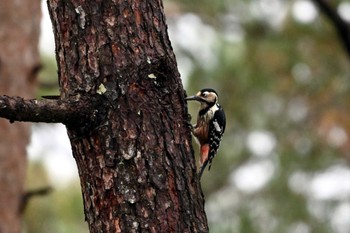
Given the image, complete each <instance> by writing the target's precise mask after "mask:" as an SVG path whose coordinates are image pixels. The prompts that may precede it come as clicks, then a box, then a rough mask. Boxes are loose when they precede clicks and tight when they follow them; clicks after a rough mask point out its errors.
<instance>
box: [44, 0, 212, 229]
mask: <svg viewBox="0 0 350 233" xmlns="http://www.w3.org/2000/svg"><path fill="white" fill-rule="evenodd" d="M48 3H49V11H50V14H51V18H52V21H53V26H54V33H55V39H56V57H57V62H58V66H59V84H60V89H61V99H62V101H66V100H72V99H76V100H77V101H80V99H81V98H82V97H84V98H88V99H91V102H93V101H94V100H96V101H97V102H98V104H97V105H96V106H97V107H96V108H94V110H93V111H92V112H91V114H88V115H85V116H83V117H82V118H81V119H79V120H78V121H77V120H74V121H69V122H68V123H67V129H68V134H69V137H70V140H71V143H72V148H73V154H74V157H75V159H76V162H77V165H78V170H79V175H80V179H81V187H82V193H83V199H84V208H85V216H86V220H87V222H88V224H89V228H90V231H91V232H157V233H158V232H208V226H207V220H206V215H205V212H204V199H203V195H202V193H201V189H200V186H199V180H198V178H197V176H196V166H195V160H194V156H193V151H192V149H191V135H190V131H189V129H188V127H186V118H187V110H186V106H185V102H184V95H185V94H184V91H183V87H182V84H181V80H180V76H179V73H178V71H177V67H176V60H175V56H174V54H173V51H172V48H171V44H170V41H169V38H168V35H167V26H166V23H165V18H164V12H163V6H162V2H161V1H160V0H129V1H126V0H124V1H122V0H120V1H115V0H105V1H88V0H49V1H48ZM86 108H88V106H87V107H86Z"/></svg>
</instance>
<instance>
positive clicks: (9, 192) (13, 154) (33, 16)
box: [0, 0, 41, 233]
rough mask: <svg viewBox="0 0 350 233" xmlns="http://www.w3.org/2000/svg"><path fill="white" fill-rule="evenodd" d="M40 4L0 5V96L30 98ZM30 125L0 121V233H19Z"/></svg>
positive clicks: (8, 1) (9, 0)
mask: <svg viewBox="0 0 350 233" xmlns="http://www.w3.org/2000/svg"><path fill="white" fill-rule="evenodd" d="M40 15H41V14H40V1H38V0H28V1H13V0H1V1H0V93H1V94H6V95H21V96H23V97H26V98H29V97H30V98H32V97H33V93H34V87H35V86H36V85H35V79H36V73H37V71H38V68H39V55H38V49H37V47H38V37H39V29H40ZM29 133H30V125H29V124H28V123H15V124H12V125H11V124H10V122H9V121H8V120H5V119H1V120H0V189H1V192H0V233H12V232H13V233H19V232H21V223H22V222H21V221H22V220H21V214H20V212H19V209H20V205H21V200H22V195H23V187H24V181H25V174H26V145H27V143H28V138H29Z"/></svg>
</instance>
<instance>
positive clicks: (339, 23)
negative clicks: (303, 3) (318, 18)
mask: <svg viewBox="0 0 350 233" xmlns="http://www.w3.org/2000/svg"><path fill="white" fill-rule="evenodd" d="M313 1H314V2H315V3H316V4H317V5H318V7H319V8H320V10H321V11H322V12H323V13H324V14H325V15H326V16H327V17H328V18H329V20H330V21H331V22H332V23H333V25H334V27H335V29H336V30H337V32H338V36H339V38H340V40H341V42H342V44H343V46H344V48H345V51H346V53H347V55H348V57H349V59H350V26H349V25H348V24H347V23H346V22H345V21H344V20H343V19H342V18H341V17H340V16H339V14H338V13H337V12H336V11H335V10H334V9H333V8H332V7H331V6H330V5H329V3H328V2H327V1H326V0H313Z"/></svg>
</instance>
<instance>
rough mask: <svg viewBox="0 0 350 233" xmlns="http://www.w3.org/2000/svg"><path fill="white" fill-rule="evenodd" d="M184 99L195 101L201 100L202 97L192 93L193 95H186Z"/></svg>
mask: <svg viewBox="0 0 350 233" xmlns="http://www.w3.org/2000/svg"><path fill="white" fill-rule="evenodd" d="M185 100H196V101H201V100H202V98H200V97H199V96H196V95H193V96H188V97H186V98H185Z"/></svg>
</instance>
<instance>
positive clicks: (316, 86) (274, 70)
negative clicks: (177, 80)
mask: <svg viewBox="0 0 350 233" xmlns="http://www.w3.org/2000/svg"><path fill="white" fill-rule="evenodd" d="M164 5H165V10H166V15H167V20H168V24H169V33H170V39H171V41H172V45H173V48H174V51H175V54H176V56H177V60H178V66H179V69H180V72H181V75H182V79H183V82H184V86H185V87H186V90H187V94H188V95H191V94H193V93H196V92H197V91H198V90H199V89H201V88H204V87H212V88H214V89H216V90H217V92H218V93H219V97H220V98H219V99H220V103H221V105H222V106H223V107H224V108H225V111H226V115H227V121H228V122H227V129H226V132H225V136H224V139H223V141H222V145H221V148H220V151H219V154H218V156H217V158H216V159H215V160H214V162H213V166H212V168H211V171H210V172H207V171H206V172H205V173H204V175H203V178H202V188H203V191H204V194H205V197H206V209H207V216H208V221H209V224H210V232H212V233H226V232H227V233H281V232H283V233H284V232H286V233H331V232H334V233H348V232H350V222H349V221H348V220H349V219H350V181H349V180H350V170H349V167H348V164H349V161H350V154H349V148H350V138H349V133H350V117H349V107H348V106H349V102H350V79H349V78H350V66H349V64H350V60H349V57H348V55H347V54H346V52H345V50H344V48H343V47H342V43H341V42H340V40H339V38H338V36H337V33H336V30H335V28H334V26H333V24H331V23H330V21H329V20H328V18H326V17H325V16H324V15H323V14H322V12H319V10H318V9H317V7H316V5H314V4H313V2H312V1H308V0H296V1H288V0H215V1H212V0H201V1H200V0H191V1H186V0H165V2H164ZM331 6H332V8H333V9H334V10H335V11H336V12H338V13H339V14H340V15H341V16H342V17H343V18H344V20H348V21H347V22H348V23H349V21H350V18H349V17H350V1H346V0H343V1H340V0H339V1H332V5H331ZM344 12H345V13H344ZM43 64H44V66H43V67H44V70H45V72H47V73H42V74H41V78H40V80H41V82H42V83H43V87H50V88H46V89H44V88H43V89H42V90H41V92H40V93H39V94H38V95H42V94H45V95H46V94H57V89H56V90H55V89H51V86H55V85H57V84H56V83H57V78H52V77H55V75H56V69H57V68H55V66H54V57H53V56H52V58H51V57H50V58H49V57H47V56H45V57H43ZM48 77H49V78H48ZM197 107H198V106H197V105H195V104H192V103H190V104H189V109H190V112H191V114H192V116H193V119H192V121H194V120H195V112H196V110H197ZM194 147H195V148H197V146H196V145H194ZM196 154H198V152H196ZM45 185H52V186H54V191H53V192H52V194H50V195H48V196H46V197H41V198H35V199H33V201H31V202H30V203H29V206H28V208H27V210H26V221H25V225H26V231H27V232H33V233H34V232H60V233H61V232H67V233H68V232H88V230H87V226H86V224H85V223H84V222H83V220H84V217H83V208H82V200H81V194H80V187H79V185H78V177H77V178H76V180H73V181H70V182H68V183H67V184H66V185H65V186H63V187H57V188H56V187H55V183H54V182H53V181H50V179H48V178H47V175H46V170H45V168H44V166H43V165H42V164H41V163H40V162H38V161H36V160H35V161H34V162H32V163H31V165H30V169H29V180H28V188H29V189H30V188H33V187H34V188H35V187H38V186H39V187H41V186H45ZM43 219H45V220H44V221H42V220H43Z"/></svg>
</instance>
